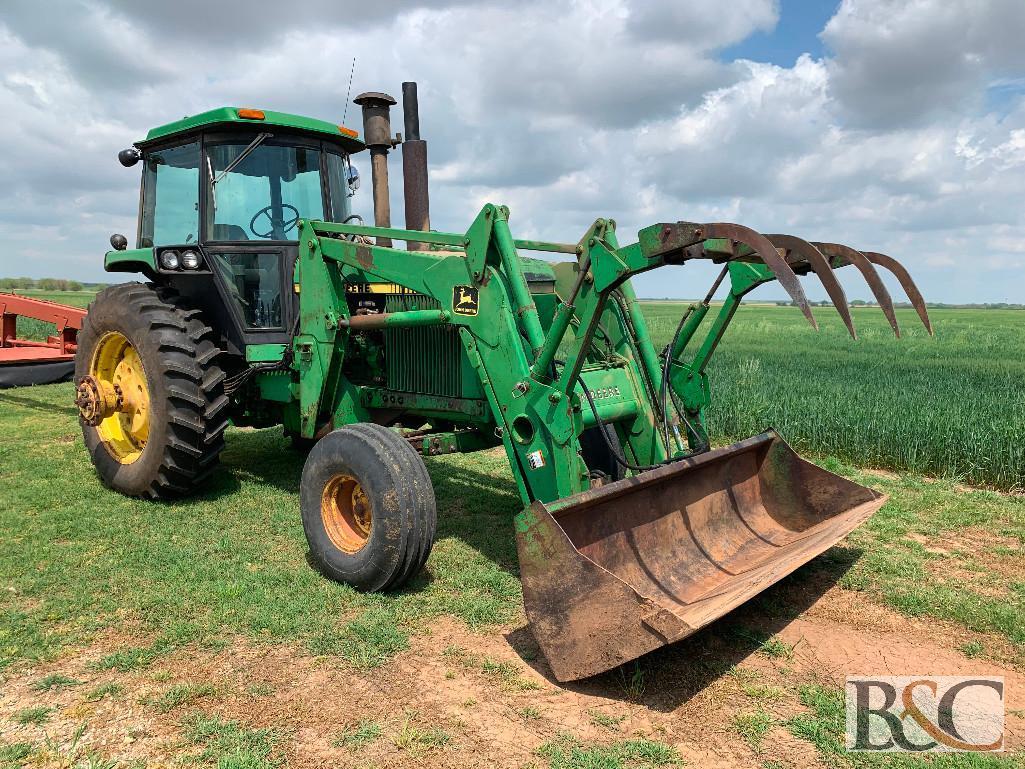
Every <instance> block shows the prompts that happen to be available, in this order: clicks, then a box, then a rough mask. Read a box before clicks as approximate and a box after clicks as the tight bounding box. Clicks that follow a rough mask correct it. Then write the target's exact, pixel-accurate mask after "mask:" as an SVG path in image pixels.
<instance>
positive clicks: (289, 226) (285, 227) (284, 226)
mask: <svg viewBox="0 0 1025 769" xmlns="http://www.w3.org/2000/svg"><path fill="white" fill-rule="evenodd" d="M273 208H274V206H264V207H263V208H261V209H260V210H259V211H257V212H256V213H255V214H253V218H252V219H250V220H249V231H250V232H251V233H253V234H254V235H255V236H256V237H258V238H269V237H270V236H271V235H273V234H274V219H272V218H271V215H270V212H271V210H272V209H273ZM281 208H282V210H284V209H286V208H288V209H291V211H292V213H293V214H295V216H293V217H292V218H291V219H288V220H287V221H282V222H281V234H282V235H286V234H288V232H289V231H290V230H293V229H295V226H296V225H297V224H298V223H299V209H298V208H296V207H295V206H293V205H291V204H290V203H282V204H281ZM261 216H266V217H267V219H268V220H269V221H270V229H269V230H267V231H266V232H257V231H256V227H255V226H254V225H255V224H256V220H257V219H259V218H260V217H261Z"/></svg>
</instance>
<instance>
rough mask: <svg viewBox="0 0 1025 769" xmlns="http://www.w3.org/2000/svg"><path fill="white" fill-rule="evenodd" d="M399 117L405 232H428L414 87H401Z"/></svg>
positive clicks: (417, 246)
mask: <svg viewBox="0 0 1025 769" xmlns="http://www.w3.org/2000/svg"><path fill="white" fill-rule="evenodd" d="M402 117H403V122H404V124H405V125H404V127H405V130H406V132H405V134H404V136H403V141H402V193H403V196H404V198H405V203H406V229H407V230H422V231H424V232H427V231H428V230H430V229H431V213H430V208H431V206H430V198H429V195H428V184H427V142H426V141H424V140H423V139H421V138H420V107H419V104H418V102H417V96H416V83H403V84H402ZM425 247H426V244H424V243H417V242H416V241H412V240H411V241H408V242H407V243H406V248H408V249H409V250H410V251H420V250H422V249H424V248H425Z"/></svg>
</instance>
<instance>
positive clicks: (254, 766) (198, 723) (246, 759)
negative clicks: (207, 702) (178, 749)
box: [182, 714, 281, 769]
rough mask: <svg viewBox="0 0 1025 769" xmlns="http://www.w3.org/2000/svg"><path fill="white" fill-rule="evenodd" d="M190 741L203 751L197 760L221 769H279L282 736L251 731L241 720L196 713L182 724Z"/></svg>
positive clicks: (270, 732)
mask: <svg viewBox="0 0 1025 769" xmlns="http://www.w3.org/2000/svg"><path fill="white" fill-rule="evenodd" d="M182 726H183V727H184V731H185V736H186V738H187V739H188V740H189V741H190V742H192V743H193V744H194V745H198V746H200V747H201V748H202V751H201V752H200V753H199V754H198V755H197V756H196V760H198V761H199V762H202V763H206V764H210V765H214V766H217V768H218V769H275V768H276V767H278V766H280V765H281V760H280V759H279V758H277V757H276V756H274V754H273V750H274V745H275V743H276V742H277V740H278V735H277V733H276V732H274V730H272V729H247V728H245V727H243V726H241V725H240V724H239V723H238V722H237V721H223V720H222V719H221V718H220V717H218V716H207V715H203V714H195V715H193V716H190V717H189V718H187V719H185V721H184V722H183V723H182Z"/></svg>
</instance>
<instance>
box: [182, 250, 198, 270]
mask: <svg viewBox="0 0 1025 769" xmlns="http://www.w3.org/2000/svg"><path fill="white" fill-rule="evenodd" d="M199 263H200V258H199V254H197V253H196V252H195V251H183V252H182V267H184V268H185V269H186V270H195V269H198V268H199Z"/></svg>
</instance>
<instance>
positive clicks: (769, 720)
mask: <svg viewBox="0 0 1025 769" xmlns="http://www.w3.org/2000/svg"><path fill="white" fill-rule="evenodd" d="M774 723H775V719H773V717H772V716H771V715H770V714H769V713H766V712H765V711H764V710H761V709H758V710H756V711H753V712H751V713H738V714H737V715H736V716H735V717H734V719H733V728H734V729H736V730H737V734H739V735H740V736H741V737H742V738H743V739H744V742H746V743H747V744H748V746H750V748H751V750H753V751H754V752H755V753H760V752H761V751H762V741H763V740H764V739H765V735H766V734H767V733H768V731H769V729H771V728H772V726H773V724H774Z"/></svg>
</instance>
